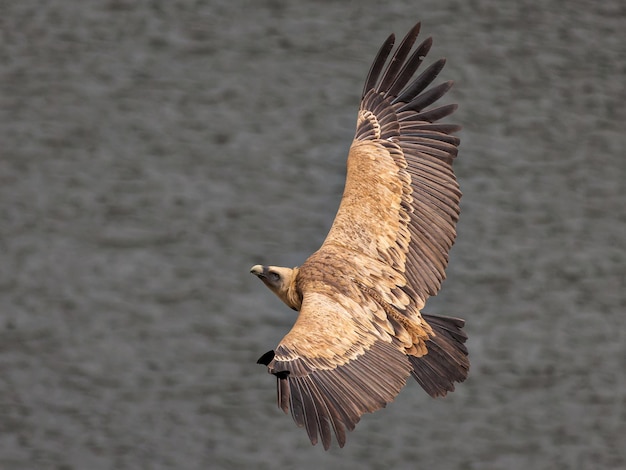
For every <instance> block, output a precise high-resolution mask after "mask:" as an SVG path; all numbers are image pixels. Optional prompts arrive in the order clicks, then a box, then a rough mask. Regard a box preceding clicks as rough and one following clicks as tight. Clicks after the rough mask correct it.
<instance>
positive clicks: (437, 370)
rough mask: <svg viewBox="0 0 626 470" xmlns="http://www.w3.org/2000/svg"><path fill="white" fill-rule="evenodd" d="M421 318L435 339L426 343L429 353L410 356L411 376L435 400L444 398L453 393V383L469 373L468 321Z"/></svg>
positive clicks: (446, 318) (427, 316) (431, 316)
mask: <svg viewBox="0 0 626 470" xmlns="http://www.w3.org/2000/svg"><path fill="white" fill-rule="evenodd" d="M422 317H423V318H424V320H426V322H428V324H429V325H430V326H431V327H432V329H433V330H434V332H435V336H433V337H432V338H430V339H429V340H428V341H426V347H427V348H428V354H426V355H425V356H422V357H415V356H409V360H410V361H411V364H412V365H413V371H412V372H411V374H412V375H413V377H414V378H415V380H417V382H418V383H419V384H420V385H421V386H422V388H423V389H424V390H426V392H427V393H428V394H429V395H430V396H432V397H438V396H445V395H446V394H447V393H448V392H452V391H453V390H454V382H463V381H464V380H465V379H466V378H467V374H468V372H469V366H470V363H469V358H468V352H467V347H466V346H465V344H464V343H465V341H466V340H467V334H466V333H465V332H464V331H463V330H462V328H463V325H464V324H465V322H464V321H463V320H461V319H460V318H453V317H440V316H436V315H425V314H422Z"/></svg>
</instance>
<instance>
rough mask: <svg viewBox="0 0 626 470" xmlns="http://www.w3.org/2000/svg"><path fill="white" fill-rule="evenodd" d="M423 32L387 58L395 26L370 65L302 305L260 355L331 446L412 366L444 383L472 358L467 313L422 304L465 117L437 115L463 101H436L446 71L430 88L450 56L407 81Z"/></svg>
mask: <svg viewBox="0 0 626 470" xmlns="http://www.w3.org/2000/svg"><path fill="white" fill-rule="evenodd" d="M418 32H419V23H418V24H417V25H416V26H415V27H414V28H413V29H411V31H410V32H409V33H408V34H407V36H406V37H405V38H404V40H403V41H402V43H401V44H400V45H399V46H398V48H397V49H396V51H395V53H394V54H393V56H392V57H391V59H390V60H389V61H388V63H387V58H388V56H389V54H390V52H391V49H392V47H393V42H394V37H393V35H391V36H390V37H389V38H388V39H387V41H386V42H385V43H384V45H383V47H382V48H381V50H380V51H379V53H378V56H377V57H376V60H375V61H374V64H373V65H372V68H371V70H370V73H369V75H368V78H367V80H366V84H365V88H364V91H363V96H362V101H361V106H360V110H359V114H358V122H357V130H356V137H355V139H354V142H353V144H352V146H351V148H350V153H349V156H348V168H347V178H346V185H345V189H344V194H343V198H342V201H341V204H340V207H339V210H338V212H337V215H336V218H335V221H334V222H333V225H332V228H331V230H330V232H329V234H328V236H327V238H326V240H325V241H324V244H323V245H322V247H321V248H320V249H319V250H318V251H317V252H316V253H314V254H313V255H312V256H311V257H310V258H309V259H308V260H307V261H306V262H305V263H304V264H303V265H302V266H301V267H300V270H299V273H298V276H297V286H298V289H299V290H300V291H301V293H302V295H303V302H302V307H301V310H300V315H299V317H298V320H297V321H296V323H295V325H294V327H293V328H292V330H291V331H290V332H289V333H288V334H287V335H286V336H285V338H283V340H282V341H281V343H280V344H279V346H278V347H277V349H276V351H275V352H270V353H268V355H266V356H264V357H263V358H261V360H260V361H261V362H262V363H264V364H267V365H268V367H269V369H270V372H272V373H274V374H275V375H277V377H278V395H279V405H280V406H281V407H282V408H283V409H284V410H285V411H287V410H288V409H291V412H292V415H293V417H294V419H295V421H296V422H297V423H298V424H299V425H301V426H304V427H305V428H306V429H307V432H308V434H309V438H310V439H311V442H313V443H316V442H317V440H318V436H320V437H321V440H322V442H323V444H324V447H325V448H328V446H329V445H330V441H331V429H333V430H334V432H335V434H336V436H337V440H338V442H339V445H340V446H343V444H344V442H345V429H350V430H351V429H353V428H354V426H355V424H356V423H357V422H358V421H359V418H360V416H361V415H362V414H363V413H365V412H371V411H375V410H377V409H379V408H381V407H384V406H385V404H386V403H388V402H390V401H392V400H393V399H394V397H395V396H396V395H397V394H398V393H399V391H400V389H401V388H402V387H403V386H404V384H405V382H406V379H407V377H408V376H409V375H410V374H411V373H412V374H413V375H414V376H415V377H416V378H417V379H418V381H419V382H420V384H422V386H423V387H424V388H425V389H426V391H428V392H429V393H430V394H431V395H443V394H445V393H446V392H447V391H449V390H452V389H453V388H454V386H453V382H454V381H459V380H463V379H464V378H465V375H466V373H467V368H468V366H469V365H468V363H467V360H466V357H465V356H466V354H467V350H466V349H465V347H464V346H463V344H462V343H463V342H464V341H465V335H464V333H463V332H462V331H461V329H460V328H461V327H462V325H463V322H462V320H458V319H445V320H438V321H435V322H434V323H433V324H432V325H431V324H429V322H427V321H425V320H424V318H423V317H422V316H421V314H420V310H421V309H422V307H423V306H424V303H425V301H426V299H427V298H428V297H429V296H432V295H434V294H436V292H437V291H438V290H439V288H440V286H441V282H442V280H443V279H444V277H445V274H444V269H445V268H446V265H447V262H448V251H449V250H450V247H451V246H452V244H453V242H454V238H455V224H456V221H457V218H458V213H459V206H458V205H459V200H460V197H461V193H460V191H459V187H458V185H457V183H456V179H455V177H454V173H453V171H452V161H453V159H454V157H455V156H456V154H457V145H458V144H459V139H458V138H457V137H454V136H452V135H451V133H453V132H454V131H457V130H458V129H459V127H458V126H455V125H450V124H441V123H437V121H438V120H439V119H441V118H443V117H445V116H447V115H449V114H450V113H452V112H453V111H454V109H455V108H456V107H455V106H454V105H449V106H441V107H436V108H429V106H430V105H432V104H433V103H435V102H436V101H437V100H438V99H439V98H440V97H441V96H442V95H443V94H445V93H446V91H447V90H448V89H449V88H450V86H451V82H446V83H443V84H441V85H438V86H436V87H433V88H430V89H429V90H426V88H427V87H428V85H430V83H431V82H432V81H433V80H434V79H435V77H436V76H437V74H438V73H439V71H440V70H441V69H442V67H443V64H444V61H443V60H439V61H437V62H435V63H434V64H433V65H431V66H430V67H429V68H427V69H426V70H425V71H424V72H423V73H422V74H421V75H419V76H418V77H417V78H415V79H414V80H413V81H411V79H412V78H413V75H414V74H415V71H416V70H417V68H418V66H419V65H420V63H421V62H422V60H423V58H424V56H425V55H426V53H427V52H428V50H429V49H430V46H431V43H432V41H431V39H430V38H429V39H426V40H425V41H424V42H423V43H422V44H421V45H420V46H418V47H417V49H416V50H415V52H413V53H412V54H410V52H411V49H412V48H413V44H414V42H415V39H416V37H417V35H418ZM409 54H410V55H409ZM386 63H387V65H386V66H385V64H386ZM425 90H426V91H425ZM437 318H439V317H437ZM435 336H439V338H438V339H437V340H435V339H434V337H435ZM430 351H436V353H433V355H432V356H428V353H429V352H430ZM425 357H428V358H429V360H428V361H421V362H420V359H423V358H425ZM431 357H433V358H434V359H432V360H431V359H430V358H431Z"/></svg>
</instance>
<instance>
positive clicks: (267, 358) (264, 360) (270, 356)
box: [256, 350, 274, 366]
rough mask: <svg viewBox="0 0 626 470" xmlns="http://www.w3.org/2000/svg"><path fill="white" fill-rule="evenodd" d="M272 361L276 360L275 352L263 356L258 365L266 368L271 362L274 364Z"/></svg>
mask: <svg viewBox="0 0 626 470" xmlns="http://www.w3.org/2000/svg"><path fill="white" fill-rule="evenodd" d="M272 359H274V350H271V351H267V352H266V353H265V354H263V355H262V356H261V357H260V358H259V359H258V360H257V361H256V363H257V364H263V365H264V366H267V365H269V363H270V362H272Z"/></svg>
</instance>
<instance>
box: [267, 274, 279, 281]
mask: <svg viewBox="0 0 626 470" xmlns="http://www.w3.org/2000/svg"><path fill="white" fill-rule="evenodd" d="M269 278H270V281H272V282H278V281H279V280H280V274H278V273H272V272H271V273H269Z"/></svg>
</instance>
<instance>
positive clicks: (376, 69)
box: [361, 34, 396, 98]
mask: <svg viewBox="0 0 626 470" xmlns="http://www.w3.org/2000/svg"><path fill="white" fill-rule="evenodd" d="M395 41H396V36H395V35H394V34H390V35H389V37H388V38H387V40H386V41H385V42H384V43H383V45H382V46H381V47H380V49H379V50H378V54H376V58H375V59H374V62H372V66H371V67H370V71H369V73H368V74H367V79H366V80H365V85H364V86H363V94H362V95H361V98H363V97H364V96H365V95H366V94H367V92H368V91H370V90H372V89H373V88H374V87H375V86H376V82H377V81H378V76H379V75H380V72H381V71H382V70H383V67H384V66H385V62H386V61H387V57H389V53H390V52H391V49H392V48H393V44H394V42H395Z"/></svg>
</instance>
